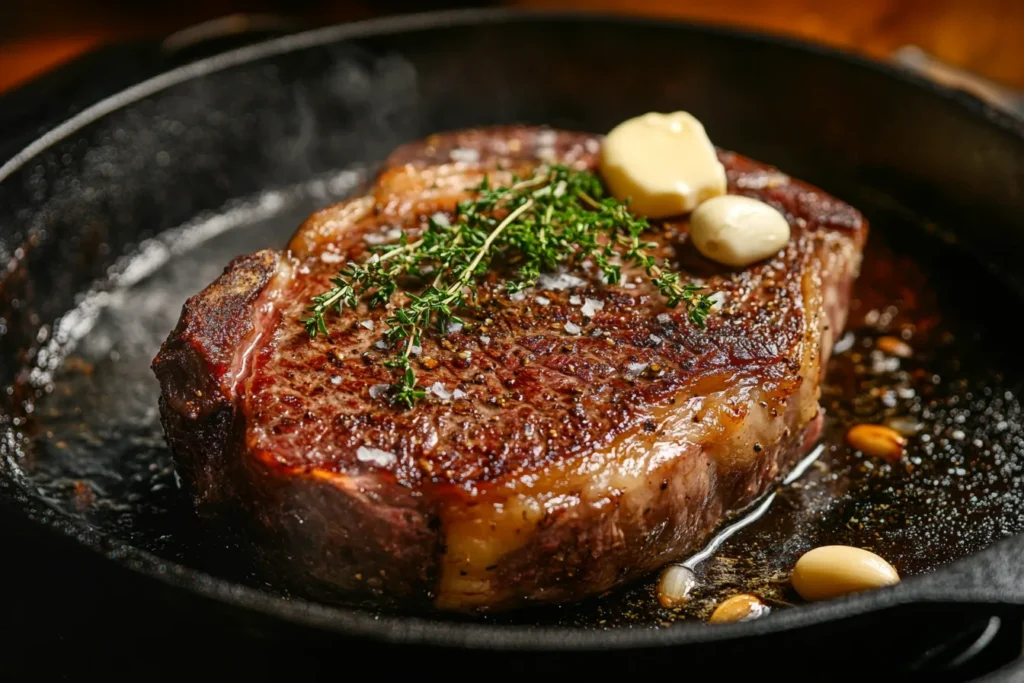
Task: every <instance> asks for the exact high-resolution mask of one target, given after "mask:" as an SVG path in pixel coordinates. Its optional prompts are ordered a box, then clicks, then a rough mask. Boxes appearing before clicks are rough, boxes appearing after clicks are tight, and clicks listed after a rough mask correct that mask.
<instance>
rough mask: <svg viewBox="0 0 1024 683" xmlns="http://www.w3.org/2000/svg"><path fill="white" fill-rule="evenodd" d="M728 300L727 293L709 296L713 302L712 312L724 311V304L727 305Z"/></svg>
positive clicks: (716, 293)
mask: <svg viewBox="0 0 1024 683" xmlns="http://www.w3.org/2000/svg"><path fill="white" fill-rule="evenodd" d="M727 298H728V295H727V294H726V293H725V292H715V293H714V294H712V295H711V296H709V297H708V299H709V300H710V301H711V311H713V312H718V311H720V310H722V304H724V303H725V300H726V299H727Z"/></svg>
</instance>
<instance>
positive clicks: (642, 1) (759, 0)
mask: <svg viewBox="0 0 1024 683" xmlns="http://www.w3.org/2000/svg"><path fill="white" fill-rule="evenodd" d="M459 4H465V3H453V2H447V3H446V2H410V1H407V2H395V1H390V2H388V1H384V0H378V1H376V2H375V1H373V0H365V1H362V2H344V1H343V0H333V1H329V0H325V1H318V0H288V1H287V2H284V1H278V2H273V1H271V0H263V1H253V0H250V1H249V2H238V1H232V0H203V1H198V0H176V1H175V2H171V3H150V2H135V1H134V0H107V1H102V0H96V1H90V0H0V91H3V90H5V89H8V88H11V87H14V86H15V85H17V84H18V83H21V82H24V81H25V80H27V79H30V78H31V77H32V76H34V75H36V74H39V73H41V72H43V71H45V70H46V69H49V68H52V67H53V66H55V65H57V64H60V63H61V62H63V61H65V60H68V59H70V58H72V57H74V56H75V55H77V54H79V53H81V52H83V51H85V50H88V49H90V48H92V47H94V46H96V45H99V44H101V43H104V42H108V41H117V40H125V39H132V38H142V37H163V36H165V35H168V34H169V33H172V32H173V31H175V30H177V29H180V28H184V27H186V26H189V25H192V24H194V23H197V22H200V21H204V20H207V19H211V18H215V17H218V16H223V15H227V14H232V13H236V12H258V13H267V12H270V13H276V14H283V15H288V16H292V17H296V18H299V19H301V20H302V21H303V22H305V23H307V24H308V25H311V26H315V25H317V24H323V23H330V22H336V21H348V20H355V19H360V18H365V17H370V16H375V15H380V14H391V13H396V12H408V11H423V10H426V9H431V8H434V7H441V6H453V5H459ZM474 4H486V5H508V6H517V7H529V8H547V9H553V8H569V9H588V10H597V11H606V12H607V11H610V12H620V13H634V14H642V15H648V16H665V17H680V18H685V19H692V20H698V21H705V22H714V23H723V24H731V25H738V26H743V27H748V28H755V29H760V30H764V31H768V32H773V33H780V34H787V35H792V36H797V37H801V38H805V39H810V40H814V41H818V42H823V43H827V44H831V45H835V46H839V47H843V48H847V49H850V50H855V51H859V52H862V53H866V54H868V55H871V56H874V57H878V58H883V59H884V58H886V57H887V56H888V55H889V54H890V53H891V52H892V51H893V50H894V49H896V48H897V47H900V46H902V45H906V44H916V45H918V46H919V47H922V48H924V49H925V50H927V51H928V52H931V53H933V54H935V55H936V56H938V57H940V58H941V59H943V60H945V61H947V62H949V63H951V64H954V65H957V66H960V67H963V68H966V69H970V70H972V71H974V72H976V73H978V74H981V75H984V76H987V77H989V78H991V79H994V80H996V81H1000V82H1002V83H1004V84H1007V85H1012V86H1015V87H1018V88H1022V89H1024V0H561V1H556V2H549V1H545V0H506V1H505V2H489V3H474Z"/></svg>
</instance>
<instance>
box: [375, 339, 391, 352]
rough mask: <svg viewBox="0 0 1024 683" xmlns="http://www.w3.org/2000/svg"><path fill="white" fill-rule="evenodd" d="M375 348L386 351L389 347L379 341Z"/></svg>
mask: <svg viewBox="0 0 1024 683" xmlns="http://www.w3.org/2000/svg"><path fill="white" fill-rule="evenodd" d="M374 346H375V347H376V348H378V349H381V350H385V349H387V348H388V345H387V344H385V343H384V341H383V340H380V341H378V342H377V343H376V344H374Z"/></svg>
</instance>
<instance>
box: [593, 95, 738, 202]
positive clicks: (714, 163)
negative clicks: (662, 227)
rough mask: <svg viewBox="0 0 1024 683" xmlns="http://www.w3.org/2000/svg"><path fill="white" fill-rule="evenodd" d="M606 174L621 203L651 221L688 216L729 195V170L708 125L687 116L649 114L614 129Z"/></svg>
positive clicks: (605, 153)
mask: <svg viewBox="0 0 1024 683" xmlns="http://www.w3.org/2000/svg"><path fill="white" fill-rule="evenodd" d="M601 175H602V176H603V177H604V181H605V184H606V185H607V186H608V189H609V191H610V192H611V193H612V195H613V196H614V197H615V198H616V199H618V200H619V201H625V200H627V199H629V200H630V204H629V209H630V211H632V212H633V213H635V214H638V215H641V216H647V217H649V218H666V217H668V216H678V215H680V214H684V213H688V212H690V211H693V209H695V208H696V207H697V205H698V204H700V203H701V202H703V201H704V200H706V199H710V198H712V197H717V196H719V195H723V194H725V167H724V166H722V164H721V162H719V161H718V155H717V154H716V153H715V147H714V145H712V144H711V140H709V139H708V136H707V133H705V132H704V126H703V125H702V124H701V122H700V121H698V120H697V119H695V118H694V117H693V116H691V115H690V114H688V113H686V112H684V111H677V112H674V113H672V114H658V113H650V114H644V115H643V116H638V117H636V118H632V119H629V120H628V121H624V122H622V123H620V124H619V125H618V126H616V127H615V128H614V129H612V131H611V132H610V133H608V135H607V137H606V138H605V140H604V144H603V145H602V148H601Z"/></svg>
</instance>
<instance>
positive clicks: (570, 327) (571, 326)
mask: <svg viewBox="0 0 1024 683" xmlns="http://www.w3.org/2000/svg"><path fill="white" fill-rule="evenodd" d="M565 331H566V332H568V333H569V334H579V333H580V326H579V325H577V324H575V323H566V324H565Z"/></svg>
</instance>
